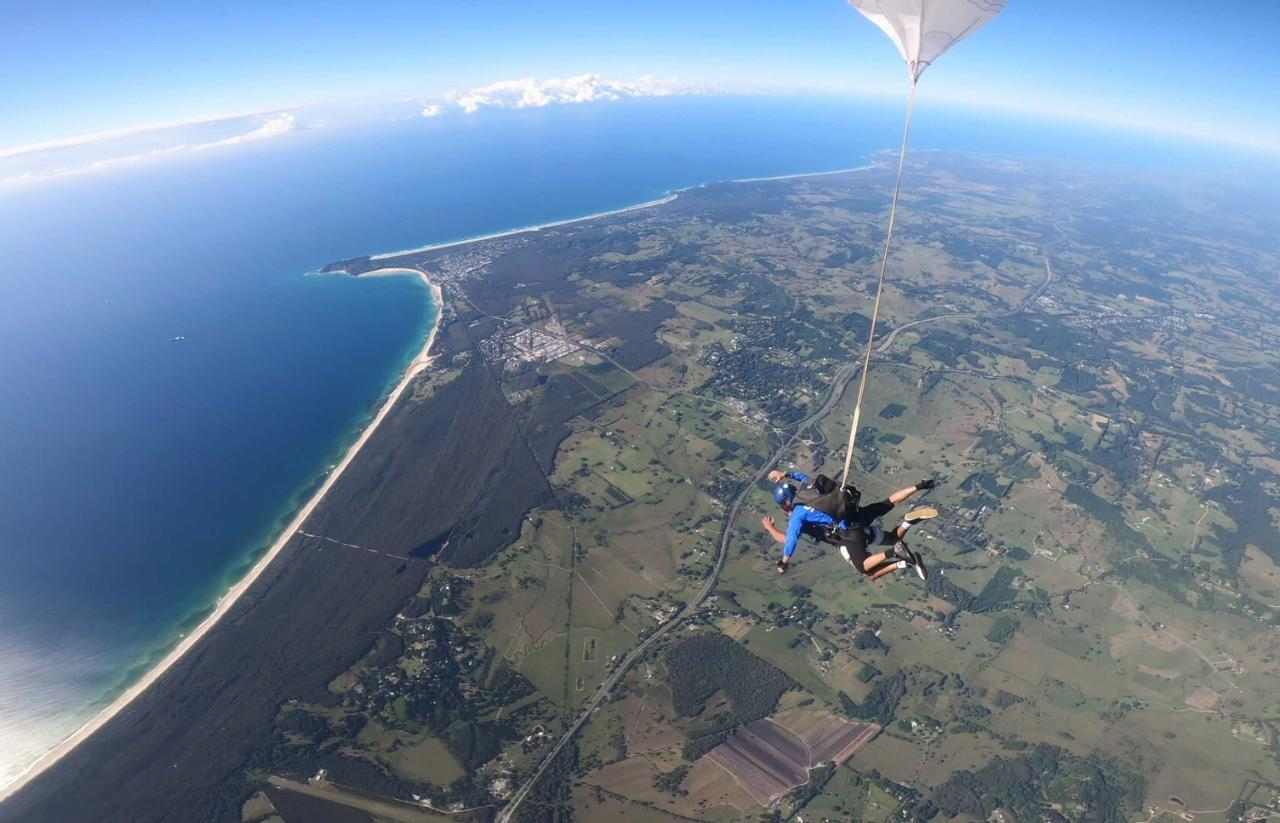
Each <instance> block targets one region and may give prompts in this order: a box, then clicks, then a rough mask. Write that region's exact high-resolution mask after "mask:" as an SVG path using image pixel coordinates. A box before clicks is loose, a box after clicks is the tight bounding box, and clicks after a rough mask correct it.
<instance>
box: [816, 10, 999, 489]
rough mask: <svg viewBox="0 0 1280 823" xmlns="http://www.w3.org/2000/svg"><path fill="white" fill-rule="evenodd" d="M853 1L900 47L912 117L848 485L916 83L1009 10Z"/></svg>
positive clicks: (853, 425)
mask: <svg viewBox="0 0 1280 823" xmlns="http://www.w3.org/2000/svg"><path fill="white" fill-rule="evenodd" d="M849 5H851V6H853V7H854V8H855V9H857V10H858V13H859V14H861V15H862V16H863V17H865V18H867V19H868V20H870V21H871V22H872V23H875V24H876V26H877V27H879V29H880V30H881V31H883V32H884V33H885V34H887V35H889V39H890V40H892V41H893V44H894V45H895V46H897V47H898V54H901V55H902V59H903V61H905V62H906V64H907V74H909V75H910V77H911V94H910V96H909V97H908V98H907V121H906V124H905V125H904V126H903V128H902V148H901V149H900V150H899V151H898V178H897V181H896V182H895V183H894V184H893V202H892V205H891V206H890V207H889V228H888V231H887V232H885V237H884V254H883V256H882V257H881V258H880V280H879V283H878V284H877V286H876V301H875V305H874V307H873V308H872V310H871V330H870V331H869V332H868V333H867V350H866V354H865V355H864V356H863V359H862V374H860V375H859V376H858V396H857V399H856V400H855V401H854V403H853V420H852V421H851V422H850V425H849V446H848V448H847V449H846V450H845V453H844V474H843V475H842V476H841V478H840V485H841V486H842V487H843V486H845V485H847V484H848V482H849V469H850V467H851V466H852V465H853V448H854V444H855V443H856V442H857V440H858V422H859V420H860V419H861V417H862V399H863V395H864V394H865V392H866V390H867V372H868V371H869V370H870V368H871V350H872V346H874V345H875V340H876V322H877V321H878V320H879V319H880V298H881V297H883V296H884V275H885V272H886V271H887V270H888V267H889V249H890V245H891V243H892V242H893V226H894V222H895V220H896V218H897V216H898V195H899V194H900V193H901V191H902V171H903V169H904V168H905V167H906V162H907V143H908V141H909V139H910V136H911V111H912V109H913V108H914V107H915V100H916V84H917V83H918V82H919V81H920V75H921V74H923V73H924V70H925V69H927V68H929V66H931V65H933V61H935V60H937V59H938V58H939V57H941V56H942V53H943V52H945V51H946V50H947V49H949V48H951V47H952V46H954V45H955V44H956V43H959V42H960V41H961V40H963V39H964V38H966V37H968V36H969V35H971V34H973V33H974V32H975V31H977V30H978V29H980V28H982V26H983V25H985V24H986V23H987V22H988V21H989V20H991V18H993V17H995V16H996V15H997V14H999V13H1000V12H1001V11H1003V10H1004V0H849Z"/></svg>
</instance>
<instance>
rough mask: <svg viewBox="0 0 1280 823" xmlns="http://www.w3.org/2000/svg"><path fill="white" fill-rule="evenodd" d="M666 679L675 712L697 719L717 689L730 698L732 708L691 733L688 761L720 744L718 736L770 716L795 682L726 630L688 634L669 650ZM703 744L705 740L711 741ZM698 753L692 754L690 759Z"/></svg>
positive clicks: (687, 750)
mask: <svg viewBox="0 0 1280 823" xmlns="http://www.w3.org/2000/svg"><path fill="white" fill-rule="evenodd" d="M666 664H667V671H668V675H667V683H668V685H669V686H670V687H671V700H672V704H673V705H674V706H675V709H676V712H677V713H679V714H681V715H683V716H685V717H694V716H696V715H699V714H701V713H702V712H703V711H704V710H705V709H706V704H707V701H708V700H709V699H710V698H711V697H712V696H713V695H715V694H716V693H717V692H722V693H723V694H724V695H725V696H726V697H728V698H729V703H730V706H731V709H730V710H729V711H728V712H727V713H723V714H720V715H717V716H716V717H715V718H713V719H712V720H711V721H710V722H709V723H708V724H707V725H705V726H702V727H698V728H696V729H691V730H690V731H689V733H688V734H689V743H687V744H686V747H685V757H686V759H696V757H697V756H701V754H702V753H704V752H706V751H708V750H709V749H710V748H713V747H714V746H715V745H718V744H719V742H721V740H723V736H721V737H720V739H719V740H716V739H715V738H716V737H717V736H720V735H725V736H727V733H728V732H729V730H731V729H734V728H737V727H738V726H741V725H743V724H744V723H750V722H752V721H753V720H760V719H762V718H764V717H768V716H769V714H771V713H772V712H773V709H774V707H775V706H777V705H778V698H780V697H782V694H783V693H784V692H786V691H788V690H790V689H793V688H796V683H795V682H794V681H793V680H792V679H791V678H790V677H788V676H787V675H785V674H783V673H782V672H781V671H779V670H778V669H777V668H775V667H774V666H772V665H771V664H769V663H767V662H765V661H764V660H761V659H760V658H759V657H757V656H756V655H754V654H752V653H751V652H749V651H747V650H746V649H745V648H743V647H742V646H741V645H739V644H738V643H736V642H735V641H734V640H732V639H731V638H729V637H726V636H724V635H722V634H702V635H697V636H694V637H690V638H687V639H685V640H683V641H681V642H680V643H678V644H676V645H675V646H672V647H671V648H670V649H669V650H668V651H667V653H666ZM712 740H714V742H711V744H710V745H705V742H704V741H712ZM690 755H694V757H690Z"/></svg>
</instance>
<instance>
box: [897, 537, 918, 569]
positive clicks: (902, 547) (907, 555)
mask: <svg viewBox="0 0 1280 823" xmlns="http://www.w3.org/2000/svg"><path fill="white" fill-rule="evenodd" d="M893 556H894V557H896V558H898V559H899V560H905V561H907V562H908V563H913V562H915V561H914V560H913V559H912V557H911V549H908V548H907V544H906V543H903V542H902V541H901V540H899V541H898V542H897V543H894V544H893Z"/></svg>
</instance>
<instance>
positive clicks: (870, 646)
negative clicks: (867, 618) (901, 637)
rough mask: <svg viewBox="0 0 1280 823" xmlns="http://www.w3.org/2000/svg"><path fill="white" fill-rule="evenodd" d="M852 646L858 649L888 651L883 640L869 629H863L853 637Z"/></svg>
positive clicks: (885, 652) (886, 652)
mask: <svg viewBox="0 0 1280 823" xmlns="http://www.w3.org/2000/svg"><path fill="white" fill-rule="evenodd" d="M853 647H854V648H855V649H857V650H858V651H863V652H866V651H872V650H879V651H881V652H883V653H884V654H888V653H889V647H888V646H887V645H886V644H885V642H884V641H883V640H881V639H880V638H879V637H877V636H876V633H875V632H873V631H871V630H870V629H863V630H862V631H860V632H858V633H857V634H856V635H854V637H853Z"/></svg>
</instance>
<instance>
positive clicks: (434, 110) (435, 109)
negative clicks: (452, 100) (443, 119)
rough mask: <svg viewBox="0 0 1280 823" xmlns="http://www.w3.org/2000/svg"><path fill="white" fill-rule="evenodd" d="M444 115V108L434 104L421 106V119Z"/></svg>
mask: <svg viewBox="0 0 1280 823" xmlns="http://www.w3.org/2000/svg"><path fill="white" fill-rule="evenodd" d="M443 113H444V106H440V105H437V104H435V103H424V104H423V106H422V116H423V117H438V116H440V115H441V114H443Z"/></svg>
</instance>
